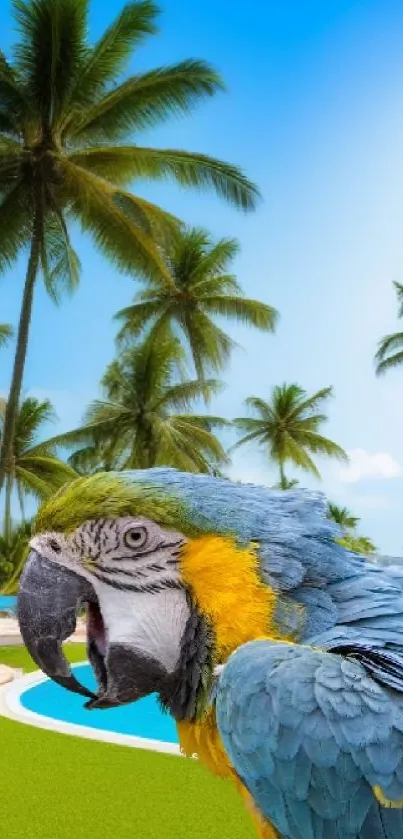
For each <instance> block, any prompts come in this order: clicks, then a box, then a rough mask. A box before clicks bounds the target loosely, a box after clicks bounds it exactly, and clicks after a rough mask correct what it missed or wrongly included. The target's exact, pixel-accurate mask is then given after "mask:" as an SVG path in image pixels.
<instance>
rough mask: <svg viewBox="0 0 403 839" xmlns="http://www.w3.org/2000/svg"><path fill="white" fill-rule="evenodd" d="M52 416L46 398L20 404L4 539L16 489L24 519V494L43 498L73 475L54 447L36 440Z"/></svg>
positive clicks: (1, 409) (0, 416)
mask: <svg viewBox="0 0 403 839" xmlns="http://www.w3.org/2000/svg"><path fill="white" fill-rule="evenodd" d="M5 414H6V403H3V404H1V405H0V433H2V429H3V427H4V417H5ZM54 419H55V413H54V410H53V408H52V405H51V403H50V402H49V400H45V401H43V402H40V401H39V400H38V399H34V398H33V397H29V398H27V399H24V401H23V402H22V403H21V405H20V407H19V410H18V414H17V420H16V426H15V434H14V439H13V452H12V460H11V466H10V467H9V469H8V470H7V474H6V499H5V506H4V527H3V538H4V539H5V540H6V542H8V541H9V539H10V534H11V529H12V521H11V500H12V493H13V491H14V489H15V490H16V491H17V494H18V499H19V504H20V509H21V514H22V518H23V519H25V503H24V502H25V496H26V495H32V496H34V497H35V498H37V499H38V500H40V501H42V500H43V499H45V498H48V497H49V496H50V495H51V494H52V493H53V492H54V491H55V490H56V489H58V488H59V487H61V486H63V484H65V483H67V482H68V481H71V480H72V479H73V478H74V477H76V473H75V472H74V470H73V469H72V467H71V466H68V465H67V464H66V463H63V461H61V460H59V458H57V457H56V454H55V447H54V446H53V445H52V444H51V443H49V442H46V441H45V442H43V443H40V442H38V438H39V437H40V436H41V430H42V428H43V426H45V425H47V424H48V423H49V422H52V421H53V420H54Z"/></svg>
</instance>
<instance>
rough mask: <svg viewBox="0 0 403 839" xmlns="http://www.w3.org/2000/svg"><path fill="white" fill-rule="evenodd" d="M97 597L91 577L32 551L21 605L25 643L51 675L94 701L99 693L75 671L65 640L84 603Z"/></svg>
mask: <svg viewBox="0 0 403 839" xmlns="http://www.w3.org/2000/svg"><path fill="white" fill-rule="evenodd" d="M94 599H95V600H96V598H95V593H94V590H93V588H92V586H91V585H90V583H88V582H87V580H85V579H84V578H83V577H81V576H79V575H77V574H74V573H73V572H72V571H69V570H68V569H67V568H64V567H62V566H59V565H56V564H54V563H53V562H49V561H48V560H46V559H44V558H43V557H41V556H40V555H39V554H38V553H36V551H31V553H30V555H29V557H28V560H27V562H26V565H25V568H24V571H23V573H22V575H21V580H20V593H19V597H18V606H17V617H18V622H19V626H20V630H21V635H22V638H23V641H24V644H25V646H26V647H27V650H28V652H29V653H30V655H31V656H32V658H33V659H34V661H35V662H36V664H37V665H38V667H40V668H41V670H43V672H44V673H46V675H47V676H50V678H51V679H53V680H54V681H55V682H58V684H59V685H62V686H63V687H65V688H67V689H68V690H71V691H73V692H74V693H80V694H81V695H82V696H87V697H89V698H90V699H92V700H93V699H95V694H93V693H92V692H91V691H90V690H88V688H86V687H84V686H83V685H81V684H80V682H79V681H78V680H77V679H76V678H75V676H74V675H73V673H72V672H71V669H70V665H69V663H68V661H67V659H66V658H65V657H64V655H63V651H62V643H63V641H65V640H66V638H68V637H69V636H70V635H72V633H73V632H74V630H75V628H76V623H77V612H78V610H79V608H80V606H81V605H82V604H83V603H85V602H89V603H90V602H92V601H94Z"/></svg>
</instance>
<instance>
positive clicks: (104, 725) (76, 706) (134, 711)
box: [20, 664, 178, 744]
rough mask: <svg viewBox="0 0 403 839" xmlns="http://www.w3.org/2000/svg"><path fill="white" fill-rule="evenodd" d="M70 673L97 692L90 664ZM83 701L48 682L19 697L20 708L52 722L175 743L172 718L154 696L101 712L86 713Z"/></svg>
mask: <svg viewBox="0 0 403 839" xmlns="http://www.w3.org/2000/svg"><path fill="white" fill-rule="evenodd" d="M72 670H73V671H74V672H75V675H76V676H77V678H78V679H79V680H80V682H82V684H85V685H86V686H87V687H89V688H90V689H91V690H94V689H96V682H95V677H94V675H93V672H92V669H91V667H90V665H89V664H84V665H75V666H74V667H73V668H72ZM85 701H86V700H85V698H84V697H82V696H79V695H77V694H75V693H70V691H67V690H65V689H64V688H62V687H60V686H59V685H57V684H55V682H52V681H51V680H50V679H46V680H45V681H43V682H40V683H39V684H37V685H34V686H33V687H31V688H29V689H28V690H24V692H23V693H21V695H20V703H21V705H22V707H23V708H26V709H27V710H28V711H33V712H34V713H35V714H40V715H43V716H45V717H51V719H54V720H59V721H61V722H67V723H72V724H74V725H78V726H83V727H87V726H90V727H91V728H95V729H98V730H100V731H110V732H114V733H116V734H124V735H131V736H136V737H142V738H145V739H149V740H159V741H161V742H163V743H174V744H177V743H178V736H177V732H176V725H175V723H174V721H173V719H172V717H171V716H169V715H168V714H164V713H163V712H162V711H161V709H160V706H159V704H158V700H157V697H156V696H155V695H153V696H147V697H146V698H145V699H140V700H139V701H138V702H134V703H133V704H132V705H123V706H122V707H121V708H110V709H107V710H104V711H87V710H86V709H85V708H84V703H85Z"/></svg>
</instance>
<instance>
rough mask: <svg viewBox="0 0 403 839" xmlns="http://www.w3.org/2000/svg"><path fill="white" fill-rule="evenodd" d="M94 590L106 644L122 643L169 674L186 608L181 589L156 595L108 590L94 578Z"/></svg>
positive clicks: (186, 604) (175, 658)
mask: <svg viewBox="0 0 403 839" xmlns="http://www.w3.org/2000/svg"><path fill="white" fill-rule="evenodd" d="M94 589H95V592H96V595H97V598H98V602H99V607H100V610H101V614H102V618H103V621H104V624H105V628H106V642H107V646H109V645H110V644H115V643H116V644H123V645H126V646H129V647H131V648H135V649H136V650H141V652H143V653H144V654H145V655H148V656H151V657H152V658H154V659H156V660H157V661H159V662H160V664H162V665H163V667H164V668H165V670H166V671H167V673H173V672H174V670H175V668H176V665H177V663H178V661H179V656H180V649H181V639H182V636H183V633H184V631H185V627H186V623H187V621H188V618H189V614H190V609H189V606H188V602H187V597H186V592H185V591H184V590H177V589H169V590H166V591H162V592H159V593H156V594H150V593H147V592H145V593H140V594H133V593H131V592H126V591H124V592H121V591H116V590H110V589H109V588H107V587H106V586H105V585H103V584H102V583H100V582H98V581H96V583H95V584H94Z"/></svg>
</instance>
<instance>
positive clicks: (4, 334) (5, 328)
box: [0, 323, 14, 347]
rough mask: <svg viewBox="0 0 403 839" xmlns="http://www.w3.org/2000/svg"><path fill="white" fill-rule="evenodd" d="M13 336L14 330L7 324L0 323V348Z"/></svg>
mask: <svg viewBox="0 0 403 839" xmlns="http://www.w3.org/2000/svg"><path fill="white" fill-rule="evenodd" d="M13 335H14V330H13V327H12V326H10V324H9V323H0V347H5V346H6V344H8V342H9V341H10V339H11V338H12V337H13Z"/></svg>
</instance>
